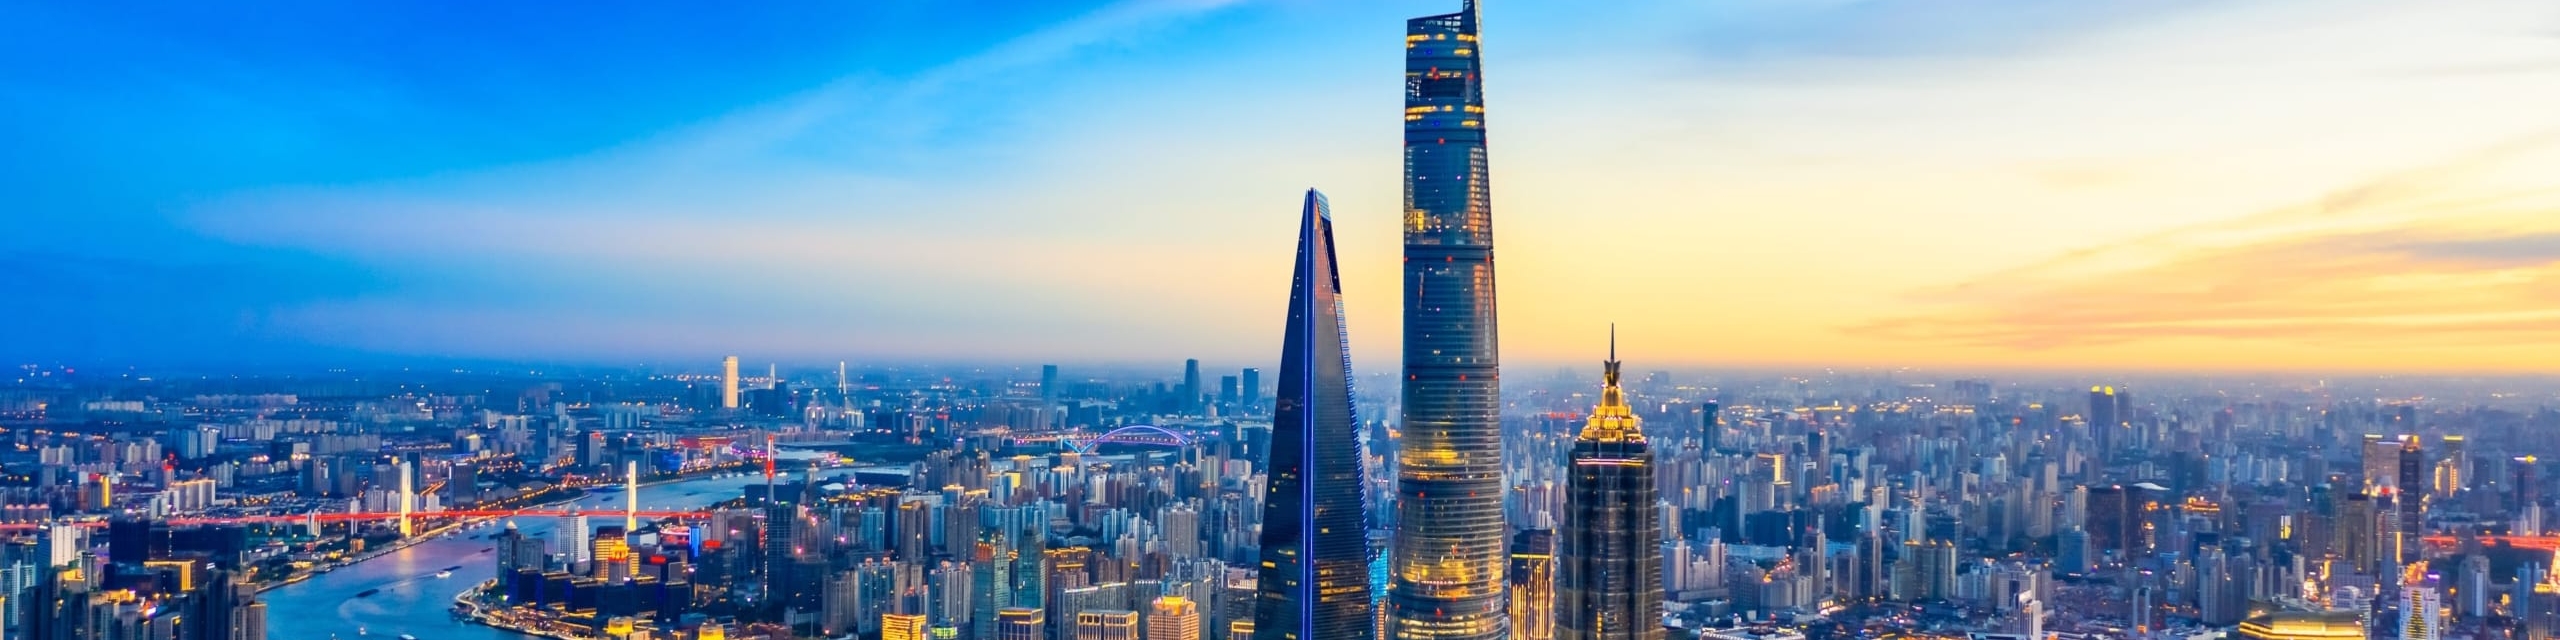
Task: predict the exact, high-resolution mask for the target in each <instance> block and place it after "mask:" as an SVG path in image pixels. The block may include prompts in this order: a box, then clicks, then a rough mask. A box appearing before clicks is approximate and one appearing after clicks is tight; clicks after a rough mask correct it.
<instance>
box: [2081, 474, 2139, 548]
mask: <svg viewBox="0 0 2560 640" xmlns="http://www.w3.org/2000/svg"><path fill="white" fill-rule="evenodd" d="M2139 513H2140V512H2138V511H2136V510H2135V508H2134V500H2133V496H2132V493H2131V492H2129V491H2126V490H2125V488H2124V487H2121V486H2116V485H2108V486H2104V487H2091V488H2090V489H2089V514H2088V520H2089V527H2088V528H2089V546H2090V550H2091V551H2093V552H2095V553H2097V554H2100V555H2106V554H2114V555H2115V556H2116V557H2117V558H2118V559H2119V560H2121V559H2125V558H2131V557H2132V556H2133V547H2134V538H2135V537H2136V536H2137V533H2136V531H2135V530H2136V529H2139V528H2140V527H2141V526H2142V522H2141V520H2140V518H2139V517H2138V516H2139ZM2092 562H2093V563H2094V562H2095V559H2094V558H2093V559H2092Z"/></svg>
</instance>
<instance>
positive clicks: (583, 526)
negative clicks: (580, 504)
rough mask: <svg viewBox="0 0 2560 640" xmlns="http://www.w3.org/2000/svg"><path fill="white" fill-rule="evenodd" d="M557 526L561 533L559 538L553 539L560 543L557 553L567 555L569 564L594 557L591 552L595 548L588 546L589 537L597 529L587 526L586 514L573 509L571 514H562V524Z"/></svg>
mask: <svg viewBox="0 0 2560 640" xmlns="http://www.w3.org/2000/svg"><path fill="white" fill-rule="evenodd" d="M555 528H556V529H558V530H559V534H560V536H559V537H558V538H554V539H553V541H554V542H558V543H559V544H560V546H559V547H557V549H558V551H557V553H559V554H560V555H563V556H567V557H568V562H569V564H573V565H574V564H578V563H581V562H586V561H587V560H588V559H590V558H593V557H594V556H593V555H591V554H593V553H594V552H595V550H594V549H589V548H587V538H588V537H589V536H593V535H595V530H594V529H590V528H587V517H586V516H584V515H579V514H578V512H576V511H571V512H569V515H565V516H560V524H559V525H558V526H557V527H555Z"/></svg>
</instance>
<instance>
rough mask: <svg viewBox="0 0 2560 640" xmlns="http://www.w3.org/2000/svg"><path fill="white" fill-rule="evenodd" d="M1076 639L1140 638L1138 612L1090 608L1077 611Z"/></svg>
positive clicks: (1118, 639) (1110, 639) (1109, 639)
mask: <svg viewBox="0 0 2560 640" xmlns="http://www.w3.org/2000/svg"><path fill="white" fill-rule="evenodd" d="M1075 640H1139V638H1138V612H1136V611H1103V610H1088V611H1084V612H1080V613H1077V614H1076V635H1075Z"/></svg>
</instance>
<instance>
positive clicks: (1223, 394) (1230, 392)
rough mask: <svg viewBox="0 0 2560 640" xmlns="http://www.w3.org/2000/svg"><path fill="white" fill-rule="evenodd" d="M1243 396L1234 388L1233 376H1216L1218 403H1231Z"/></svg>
mask: <svg viewBox="0 0 2560 640" xmlns="http://www.w3.org/2000/svg"><path fill="white" fill-rule="evenodd" d="M1243 398H1244V396H1243V395H1242V392H1241V391H1239V390H1238V389H1236V377H1235V376H1218V403H1219V404H1225V405H1233V404H1235V403H1236V401H1237V400H1242V399H1243Z"/></svg>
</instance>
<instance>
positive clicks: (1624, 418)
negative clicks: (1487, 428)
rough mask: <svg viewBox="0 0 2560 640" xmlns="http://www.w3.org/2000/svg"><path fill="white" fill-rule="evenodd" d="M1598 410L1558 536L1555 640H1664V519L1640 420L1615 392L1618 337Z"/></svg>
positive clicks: (1585, 431)
mask: <svg viewBox="0 0 2560 640" xmlns="http://www.w3.org/2000/svg"><path fill="white" fill-rule="evenodd" d="M1611 334H1612V335H1611V336H1610V338H1609V343H1610V345H1609V360H1608V362H1606V363H1604V364H1603V365H1602V368H1601V374H1600V380H1601V382H1600V405H1599V406H1596V407H1592V408H1591V418H1590V420H1588V421H1586V422H1585V423H1584V424H1583V427H1582V433H1581V435H1579V436H1578V437H1576V438H1574V441H1573V452H1572V454H1571V459H1572V461H1573V467H1572V469H1571V473H1572V475H1571V476H1570V477H1568V478H1566V482H1568V483H1569V484H1568V486H1567V491H1568V492H1569V495H1571V496H1572V500H1571V501H1570V502H1569V503H1568V504H1566V505H1565V509H1564V522H1563V524H1562V525H1561V526H1559V527H1557V530H1556V590H1555V598H1556V612H1555V620H1556V634H1555V638H1556V640H1660V638H1662V637H1663V627H1662V558H1661V556H1660V555H1658V554H1657V553H1658V552H1657V551H1656V550H1657V549H1660V548H1661V546H1662V541H1661V538H1662V513H1661V511H1659V510H1658V509H1657V508H1656V507H1655V502H1654V486H1653V451H1652V449H1651V447H1650V446H1649V445H1648V443H1647V442H1646V441H1645V437H1644V427H1643V420H1642V419H1639V418H1637V417H1636V415H1635V410H1634V409H1632V408H1630V407H1628V406H1627V396H1626V392H1625V391H1622V390H1620V389H1619V388H1618V347H1617V341H1618V340H1617V336H1616V335H1615V334H1616V330H1615V329H1612V330H1611Z"/></svg>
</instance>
